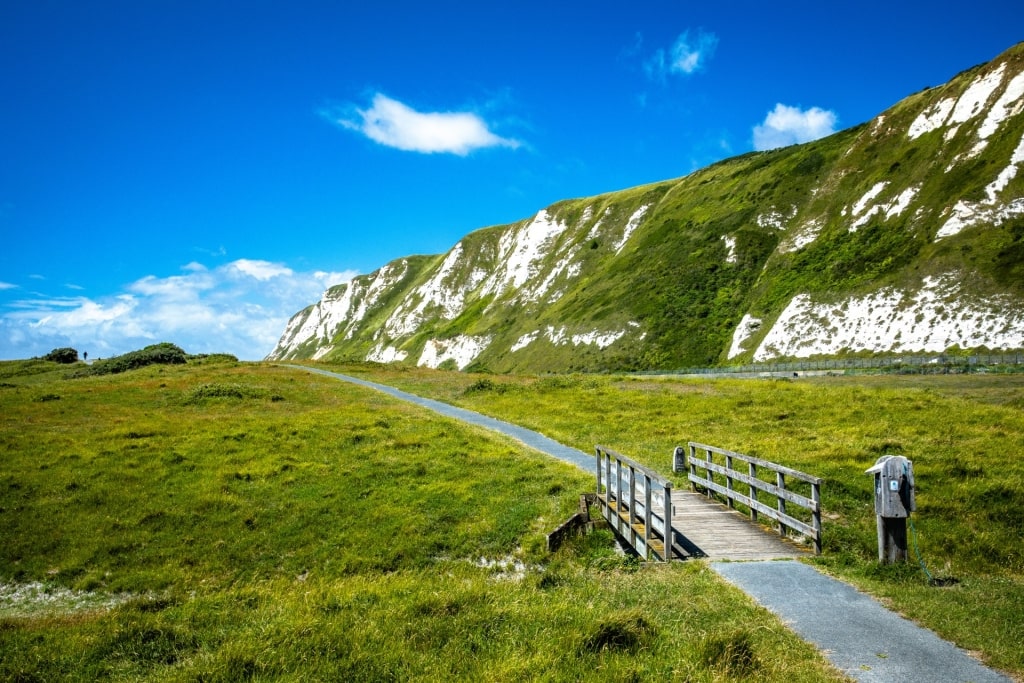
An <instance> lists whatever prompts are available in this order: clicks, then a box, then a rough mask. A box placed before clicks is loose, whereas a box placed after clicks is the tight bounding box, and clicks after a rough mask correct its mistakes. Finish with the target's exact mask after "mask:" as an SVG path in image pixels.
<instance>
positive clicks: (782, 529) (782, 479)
mask: <svg viewBox="0 0 1024 683" xmlns="http://www.w3.org/2000/svg"><path fill="white" fill-rule="evenodd" d="M775 485H776V486H778V487H779V491H785V490H786V475H784V474H783V473H782V472H776V473H775ZM778 499H779V504H778V510H779V515H780V516H779V536H785V535H786V525H785V524H783V523H782V517H781V515H784V514H786V499H785V498H783V497H782V494H781V493H780V494H778Z"/></svg>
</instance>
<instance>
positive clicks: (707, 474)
mask: <svg viewBox="0 0 1024 683" xmlns="http://www.w3.org/2000/svg"><path fill="white" fill-rule="evenodd" d="M704 453H706V454H707V455H706V456H705V458H706V460H707V461H708V464H709V465H710V464H711V449H710V448H705V449H704ZM704 476H705V477H707V480H708V484H713V483H715V478H714V477H712V476H711V468H710V467H705V468H704ZM707 489H708V498H711V497H712V496H713V495H714V493H715V492H714V490H713V489H712V488H711V487H710V486H708V487H707Z"/></svg>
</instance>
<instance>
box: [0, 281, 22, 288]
mask: <svg viewBox="0 0 1024 683" xmlns="http://www.w3.org/2000/svg"><path fill="white" fill-rule="evenodd" d="M17 288H18V285H12V284H11V283H10V282H0V289H17Z"/></svg>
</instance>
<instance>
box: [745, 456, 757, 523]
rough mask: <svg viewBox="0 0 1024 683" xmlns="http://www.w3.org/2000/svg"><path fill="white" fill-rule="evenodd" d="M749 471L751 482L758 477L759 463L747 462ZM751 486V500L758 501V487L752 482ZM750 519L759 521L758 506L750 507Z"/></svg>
mask: <svg viewBox="0 0 1024 683" xmlns="http://www.w3.org/2000/svg"><path fill="white" fill-rule="evenodd" d="M747 472H748V473H749V474H750V481H751V482H753V481H754V480H755V479H757V465H755V464H754V463H752V462H748V463H747ZM749 487H750V491H749V496H750V500H752V501H754V502H755V503H756V502H757V487H756V486H754V485H753V484H752V483H751V484H749ZM750 519H752V520H753V521H755V522H756V521H757V508H755V507H753V506H751V508H750Z"/></svg>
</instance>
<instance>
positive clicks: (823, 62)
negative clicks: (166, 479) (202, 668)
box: [0, 0, 1024, 359]
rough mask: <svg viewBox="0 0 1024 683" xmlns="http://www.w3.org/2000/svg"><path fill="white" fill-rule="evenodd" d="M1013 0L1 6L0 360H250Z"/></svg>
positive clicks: (844, 109)
mask: <svg viewBox="0 0 1024 683" xmlns="http://www.w3.org/2000/svg"><path fill="white" fill-rule="evenodd" d="M1022 27H1024V3H1021V2H1020V1H1019V0H1016V1H1014V2H1009V1H992V0H976V1H975V2H971V3H969V4H967V5H965V4H964V3H951V2H948V3H946V2H892V0H889V1H888V2H870V1H861V2H856V3H852V2H851V3H834V2H832V3H824V2H816V3H815V2H807V3H782V4H779V3H775V4H771V3H763V2H762V3H755V2H729V3H710V2H703V3H695V2H683V1H675V2H668V1H657V2H643V1H641V0H638V1H636V2H629V3H627V2H610V1H606V0H588V1H587V2H582V1H580V2H577V1H576V0H570V1H568V2H557V3H553V2H543V3H541V2H536V1H535V0H520V1H517V2H514V3H513V2H500V1H496V2H488V3H466V2H462V1H460V2H435V3H424V2H416V3H411V2H404V1H402V0H399V1H397V2H388V3H359V4H353V3H342V2H326V1H325V2H306V1H303V0H293V1H291V2H261V1H259V0H249V1H246V2H241V1H239V2H222V1H219V0H205V1H203V2H189V1H187V0H180V1H177V2H172V1H170V0H143V1H139V0H130V1H129V0H125V1H119V2H112V1H107V0H96V1H95V2H78V1H70V0H68V1H64V2H55V1H52V0H6V1H5V2H3V3H0V92H2V93H3V96H2V97H0V237H2V240H3V247H2V249H0V359H11V358H27V357H31V356H37V355H42V354H45V353H46V352H48V351H49V350H50V349H53V348H56V347H61V346H73V347H75V348H77V349H78V350H79V351H80V352H83V351H84V352H88V353H89V355H90V357H94V358H95V357H107V356H110V355H114V354H118V353H123V352H125V351H128V350H132V349H136V348H140V347H142V346H145V345H146V344H150V343H155V342H160V341H170V342H173V343H176V344H178V345H180V346H182V347H183V348H185V350H186V351H189V352H192V353H208V352H228V353H233V354H235V355H237V356H238V357H239V358H242V359H258V358H262V357H263V356H265V355H266V354H267V353H269V352H270V350H271V349H272V348H273V346H274V343H275V342H276V340H277V338H278V336H279V335H280V334H281V332H282V331H283V330H284V326H285V323H286V322H287V320H288V318H289V317H290V316H291V315H292V314H293V313H295V312H296V311H298V310H299V309H301V308H303V307H304V306H306V305H308V304H311V303H314V302H315V301H316V300H318V299H319V296H320V294H321V293H322V291H323V290H324V289H325V288H326V287H327V286H329V285H331V284H336V283H339V282H342V281H344V280H345V279H347V278H349V277H351V276H352V275H353V274H356V273H369V272H372V271H373V270H376V269H377V268H379V267H380V266H382V265H384V264H385V263H386V262H388V261H390V260H392V259H395V258H398V257H401V256H404V255H408V254H423V253H427V254H434V253H443V252H445V251H447V250H448V249H449V248H451V247H452V246H453V245H454V244H455V242H457V241H458V240H459V239H460V238H461V237H462V236H463V235H465V234H466V233H468V232H471V231H472V230H475V229H477V228H482V227H486V226H489V225H495V224H503V223H510V222H513V221H517V220H520V219H523V218H527V217H529V216H531V215H533V214H534V213H535V212H536V211H537V210H539V209H541V208H544V207H545V206H547V205H549V204H551V203H553V202H555V201H558V200H560V199H566V198H571V197H583V196H591V195H596V194H600V193H603V192H609V191H613V190H618V189H623V188H626V187H631V186H634V185H640V184H643V183H648V182H653V181H658V180H665V179H668V178H675V177H679V176H683V175H686V174H688V173H690V172H692V171H694V170H696V169H698V168H702V167H704V166H706V165H708V164H710V163H712V162H714V161H717V160H720V159H723V158H726V157H729V156H734V155H737V154H742V153H745V152H749V151H751V150H752V149H763V148H769V147H773V146H779V145H785V144H792V143H794V142H803V141H807V140H810V139H814V138H817V137H821V136H822V135H827V134H828V133H830V132H832V131H835V130H840V129H842V128H846V127H849V126H852V125H856V124H858V123H861V122H864V121H867V120H869V119H871V118H873V117H874V116H875V115H876V114H878V113H880V112H881V111H883V110H884V109H886V108H888V107H889V106H891V105H893V104H895V103H896V102H898V101H899V100H900V99H902V98H904V97H906V96H907V95H909V94H911V93H913V92H916V91H918V90H920V89H922V88H924V87H925V86H930V85H939V84H941V83H944V82H945V81H947V80H949V79H950V78H952V77H953V76H954V75H956V74H957V73H958V72H960V71H962V70H964V69H966V68H969V67H971V66H974V65H975V64H978V63H981V62H985V61H988V60H990V59H992V58H994V57H996V56H997V55H998V54H1000V53H1001V52H1002V51H1004V50H1005V49H1007V48H1009V47H1010V46H1012V45H1013V44H1015V43H1016V42H1018V41H1020V40H1024V28H1022Z"/></svg>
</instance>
